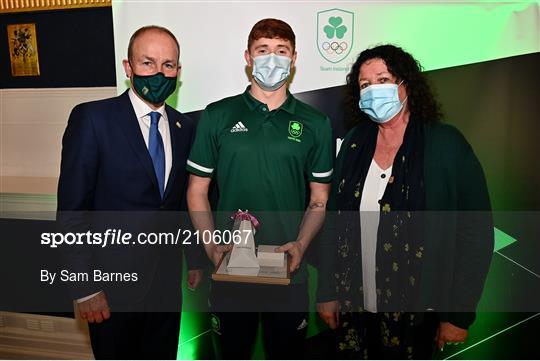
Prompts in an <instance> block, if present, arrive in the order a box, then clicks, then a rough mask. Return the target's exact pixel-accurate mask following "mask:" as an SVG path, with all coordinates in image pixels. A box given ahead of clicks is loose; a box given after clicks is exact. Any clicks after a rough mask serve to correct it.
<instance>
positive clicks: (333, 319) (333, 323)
mask: <svg viewBox="0 0 540 361" xmlns="http://www.w3.org/2000/svg"><path fill="white" fill-rule="evenodd" d="M317 312H318V313H319V317H320V318H322V320H323V321H324V322H325V323H326V324H327V325H328V327H330V328H331V329H332V330H335V329H336V328H337V327H338V325H339V303H338V301H330V302H322V303H317Z"/></svg>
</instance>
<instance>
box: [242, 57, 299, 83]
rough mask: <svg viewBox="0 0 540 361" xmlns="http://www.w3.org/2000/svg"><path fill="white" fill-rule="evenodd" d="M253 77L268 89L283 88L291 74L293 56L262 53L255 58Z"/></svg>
mask: <svg viewBox="0 0 540 361" xmlns="http://www.w3.org/2000/svg"><path fill="white" fill-rule="evenodd" d="M251 74H252V75H253V79H255V81H256V82H257V84H258V85H259V86H260V87H261V88H262V89H263V90H266V91H274V90H276V89H279V88H281V86H282V85H283V84H285V82H286V81H287V79H288V78H289V75H290V74H291V58H289V57H288V56H282V55H276V54H274V53H271V54H268V55H260V56H257V57H256V58H253V72H252V73H251Z"/></svg>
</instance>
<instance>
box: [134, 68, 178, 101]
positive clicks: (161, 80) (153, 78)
mask: <svg viewBox="0 0 540 361" xmlns="http://www.w3.org/2000/svg"><path fill="white" fill-rule="evenodd" d="M133 87H134V88H135V91H136V92H137V94H139V95H140V96H141V97H142V98H143V99H144V100H146V101H148V102H150V103H152V104H161V103H163V102H164V101H165V99H167V98H168V97H169V95H171V94H172V93H174V91H175V89H176V77H170V78H168V77H166V76H165V75H164V74H163V73H157V74H154V75H137V74H133Z"/></svg>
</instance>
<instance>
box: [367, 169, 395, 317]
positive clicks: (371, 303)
mask: <svg viewBox="0 0 540 361" xmlns="http://www.w3.org/2000/svg"><path fill="white" fill-rule="evenodd" d="M391 175H392V167H390V168H388V169H386V170H383V169H381V168H380V167H379V165H378V164H377V163H376V162H375V160H374V159H373V160H371V165H370V166H369V170H368V173H367V176H366V180H365V182H364V189H363V190H362V193H361V197H362V198H361V199H360V228H361V231H360V233H361V237H362V283H363V290H364V309H365V310H366V311H368V312H377V283H376V273H375V267H376V266H377V264H376V254H377V230H378V228H379V213H380V204H379V200H380V199H381V198H382V196H383V195H384V191H385V190H386V185H387V184H388V179H389V178H390V176H391Z"/></svg>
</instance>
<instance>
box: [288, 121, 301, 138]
mask: <svg viewBox="0 0 540 361" xmlns="http://www.w3.org/2000/svg"><path fill="white" fill-rule="evenodd" d="M303 128H304V126H303V125H302V123H300V122H297V121H291V122H289V134H290V135H292V136H293V137H295V138H297V137H299V136H300V135H301V134H302V130H303Z"/></svg>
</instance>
